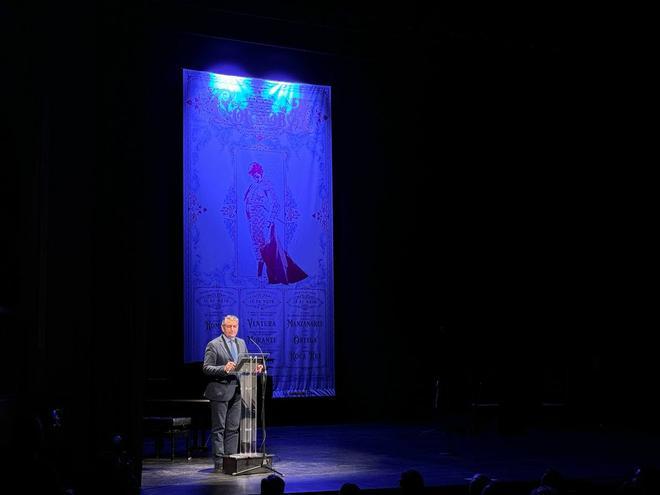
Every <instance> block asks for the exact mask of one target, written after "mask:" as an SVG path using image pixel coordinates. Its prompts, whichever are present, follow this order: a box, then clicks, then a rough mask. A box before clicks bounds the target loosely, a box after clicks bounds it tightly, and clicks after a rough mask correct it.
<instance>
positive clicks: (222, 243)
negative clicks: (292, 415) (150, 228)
mask: <svg viewBox="0 0 660 495" xmlns="http://www.w3.org/2000/svg"><path fill="white" fill-rule="evenodd" d="M183 143H184V145H183V148H184V149H183V174H184V177H183V185H184V186H183V194H184V198H183V205H184V216H183V218H184V220H183V227H184V234H183V241H184V299H185V300H184V359H185V361H186V362H199V361H202V360H203V357H204V348H205V346H206V343H207V342H208V341H209V340H211V339H213V338H215V337H217V336H218V335H219V334H220V331H221V330H220V324H221V322H222V318H223V317H224V315H226V314H235V315H237V316H238V317H239V318H240V324H239V325H240V326H239V336H240V337H242V338H244V339H245V340H246V341H247V344H248V348H249V349H250V350H251V351H254V352H258V351H259V347H260V348H261V350H262V351H263V352H267V353H270V361H269V368H268V373H269V374H270V375H271V377H272V378H273V396H274V397H308V396H333V395H335V378H334V319H333V313H334V309H333V264H332V154H331V149H332V146H331V144H332V136H331V119H330V88H329V87H327V86H314V85H309V84H299V83H289V82H277V81H267V80H263V79H254V78H245V77H237V76H230V75H223V74H213V73H209V72H199V71H193V70H185V69H184V71H183ZM250 339H253V340H254V341H255V342H256V343H257V344H258V346H256V345H255V344H254V343H252V342H251V341H250Z"/></svg>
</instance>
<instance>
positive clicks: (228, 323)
mask: <svg viewBox="0 0 660 495" xmlns="http://www.w3.org/2000/svg"><path fill="white" fill-rule="evenodd" d="M222 333H224V334H225V335H226V336H227V337H229V338H230V339H233V338H234V337H236V334H237V333H238V322H237V321H235V320H225V321H224V322H222Z"/></svg>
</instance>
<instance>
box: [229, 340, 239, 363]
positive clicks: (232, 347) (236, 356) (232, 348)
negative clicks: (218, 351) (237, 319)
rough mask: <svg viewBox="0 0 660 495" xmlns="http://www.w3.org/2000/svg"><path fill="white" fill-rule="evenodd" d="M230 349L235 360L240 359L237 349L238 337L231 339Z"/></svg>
mask: <svg viewBox="0 0 660 495" xmlns="http://www.w3.org/2000/svg"><path fill="white" fill-rule="evenodd" d="M229 350H230V351H231V357H232V358H233V360H234V362H236V361H237V360H238V350H237V349H236V339H229Z"/></svg>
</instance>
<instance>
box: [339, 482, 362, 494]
mask: <svg viewBox="0 0 660 495" xmlns="http://www.w3.org/2000/svg"><path fill="white" fill-rule="evenodd" d="M359 493H360V487H359V486H357V485H356V484H355V483H344V484H343V485H341V488H340V489H339V495H358V494H359Z"/></svg>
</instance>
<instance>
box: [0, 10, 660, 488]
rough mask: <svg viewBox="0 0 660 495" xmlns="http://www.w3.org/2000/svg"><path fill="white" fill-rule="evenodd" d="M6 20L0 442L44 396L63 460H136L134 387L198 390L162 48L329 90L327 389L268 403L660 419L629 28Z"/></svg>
mask: <svg viewBox="0 0 660 495" xmlns="http://www.w3.org/2000/svg"><path fill="white" fill-rule="evenodd" d="M2 19H3V21H2V22H3V24H2V32H3V35H2V36H3V39H2V40H1V41H2V45H3V47H4V51H3V55H4V58H5V60H4V63H3V69H4V70H3V78H2V79H3V82H2V83H3V95H4V97H5V98H4V100H5V101H4V102H5V110H3V116H4V117H5V118H4V119H3V137H4V139H3V143H4V146H3V152H2V159H1V162H2V167H1V168H2V176H1V178H0V184H1V187H2V189H1V200H0V201H1V202H2V207H1V209H0V210H1V211H2V218H1V220H2V227H3V232H4V234H3V242H2V243H1V246H2V247H1V250H2V251H1V252H0V255H1V259H2V264H1V265H0V266H1V269H2V273H0V281H1V282H0V291H1V292H0V306H1V312H0V323H1V325H2V336H3V342H2V351H1V355H0V362H1V363H2V370H1V375H2V383H3V387H2V391H1V392H2V397H3V400H2V404H3V406H2V408H3V409H2V420H3V445H16V444H20V445H21V446H22V448H23V449H24V450H29V449H30V448H31V446H30V444H29V442H24V441H23V440H22V439H23V438H24V437H23V435H24V432H25V428H29V425H30V421H29V419H25V418H34V417H38V416H43V415H44V414H47V411H49V410H51V409H52V408H60V409H61V410H62V411H63V415H64V418H65V421H64V423H65V425H66V427H67V428H66V431H65V435H64V437H65V439H66V441H65V445H66V448H67V449H68V450H67V452H68V454H69V455H71V456H73V455H76V456H77V455H78V454H76V453H80V452H85V453H86V454H85V456H81V458H80V459H78V462H77V463H76V467H75V468H74V471H76V473H77V474H76V475H82V474H81V473H85V472H87V471H89V470H90V469H91V466H92V464H94V462H93V459H96V458H98V457H99V456H102V455H103V453H104V452H106V450H107V449H108V448H109V447H108V444H109V442H110V439H111V438H112V436H113V435H114V434H117V433H120V434H122V435H123V436H124V437H125V439H126V442H127V448H128V450H129V452H131V453H133V454H134V455H135V456H136V457H137V458H139V455H140V452H141V444H142V429H141V418H142V416H143V413H144V410H145V400H147V399H152V398H173V397H175V398H199V397H200V395H201V392H202V390H203V385H204V381H203V377H202V376H201V373H200V371H199V369H198V367H196V366H184V365H183V364H182V337H181V332H182V330H181V328H182V250H181V247H182V198H181V191H182V173H181V156H182V143H181V136H182V130H181V107H182V105H181V94H182V93H181V89H182V88H181V68H184V67H185V68H190V69H198V70H211V69H212V68H213V66H214V65H215V64H217V63H218V62H219V61H234V62H236V63H237V64H238V65H240V66H242V67H243V68H244V69H245V70H246V71H247V72H248V73H249V74H250V75H252V76H254V77H267V75H268V74H269V73H271V72H272V71H273V70H277V71H280V72H282V73H286V74H289V75H290V77H291V80H297V81H301V82H306V83H313V84H327V85H331V86H332V88H333V89H332V91H333V94H332V98H333V109H332V110H333V115H332V118H333V167H334V172H333V173H334V195H335V196H334V207H335V214H334V218H335V223H334V236H335V307H336V314H335V325H336V328H335V333H336V336H335V341H336V369H337V377H336V379H337V380H336V381H337V397H336V398H335V399H324V400H282V401H274V402H273V403H272V404H271V405H270V409H269V410H270V422H271V424H283V423H289V424H297V423H302V422H321V423H322V422H345V421H371V420H420V419H429V418H433V417H436V418H437V417H440V418H442V417H449V416H453V415H457V416H459V417H460V416H461V414H463V413H465V411H467V407H468V405H469V403H470V402H471V401H472V400H473V399H474V398H475V394H476V391H478V390H479V383H482V388H481V390H482V391H483V389H484V388H487V389H488V393H489V394H492V395H496V396H497V399H498V400H500V401H501V402H502V404H504V406H505V407H504V408H503V409H504V411H505V415H506V417H508V418H509V419H510V421H509V422H508V424H509V426H510V427H511V430H519V429H521V428H524V427H525V426H527V425H528V424H530V423H531V421H532V418H533V416H534V411H535V410H536V408H537V407H538V405H539V404H540V403H541V402H543V401H544V400H550V399H552V400H555V399H556V400H560V401H562V402H563V403H565V404H567V408H568V410H569V411H570V417H571V418H572V421H573V423H572V424H574V425H580V426H582V427H591V428H636V429H651V428H655V421H656V419H655V418H656V416H657V415H658V413H659V412H660V411H659V410H658V409H659V408H658V406H657V400H656V399H655V397H654V394H653V390H655V389H656V388H657V387H656V379H657V375H658V362H657V358H656V350H655V347H654V345H652V342H653V339H654V338H655V336H654V335H653V334H654V333H655V331H656V329H657V317H656V314H655V311H654V310H655V307H654V304H653V303H654V302H655V300H656V297H655V295H656V293H657V290H656V289H655V286H656V285H657V270H656V268H655V264H656V261H655V258H656V256H654V255H655V253H656V252H657V250H656V246H655V244H654V243H653V242H652V241H653V239H654V238H655V235H654V230H655V228H656V224H657V220H656V218H655V216H654V214H653V203H654V201H653V199H654V197H653V194H654V193H655V188H654V183H653V181H652V180H651V177H652V169H653V160H650V159H649V158H647V152H648V150H649V143H648V142H647V140H648V138H649V135H650V132H649V131H648V129H647V128H646V127H645V126H644V125H643V124H642V122H643V121H645V120H646V118H647V117H651V116H652V114H651V113H650V110H647V107H648V101H647V97H646V94H647V93H646V85H647V84H648V82H647V81H648V77H647V74H646V69H645V68H646V67H647V66H648V60H647V59H646V56H645V46H647V45H645V41H644V39H643V38H644V35H645V33H647V32H648V31H645V30H644V29H643V28H642V27H641V25H639V26H632V25H630V24H627V23H626V22H625V20H624V19H620V18H618V17H617V16H616V15H615V16H613V17H610V18H608V19H607V21H608V22H602V19H601V18H599V17H596V16H595V14H593V13H589V15H584V14H582V13H580V12H577V11H572V12H560V11H549V10H544V11H542V10H541V9H540V8H539V9H538V11H530V10H528V11H526V12H520V11H515V12H514V11H502V10H495V9H492V10H473V11H470V12H468V11H463V10H460V11H459V10H458V9H450V8H446V7H435V8H431V7H423V6H422V4H419V3H417V2H406V5H405V6H398V7H396V8H395V7H391V8H383V7H382V6H380V7H373V6H369V5H367V4H364V5H361V6H354V5H350V4H349V2H339V3H336V4H334V6H333V7H329V6H323V5H316V6H311V5H307V2H282V3H278V4H273V3H272V2H271V3H266V2H256V3H251V4H250V5H249V6H243V5H240V6H238V5H234V4H233V3H232V4H229V3H228V2H201V1H189V2H183V1H173V2H164V1H163V2H159V1H148V2H143V3H142V4H140V5H136V6H133V5H129V4H128V3H127V4H121V3H117V2H106V3H104V2H101V3H100V4H97V5H96V6H93V7H90V6H87V7H79V6H70V7H66V6H61V5H57V6H51V7H47V8H43V9H41V10H40V9H32V8H31V7H30V6H29V5H21V4H20V3H19V2H15V3H12V4H10V5H6V6H3V7H2ZM647 114H648V115H647ZM355 329H361V331H360V332H359V333H358V332H356V331H355ZM483 384H486V385H483ZM436 393H437V394H439V401H438V409H434V397H435V396H436ZM16 425H19V426H16ZM26 425H27V426H26ZM4 426H6V428H5V427H4ZM22 428H23V429H22ZM3 450H4V449H3ZM72 476H73V475H72Z"/></svg>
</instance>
